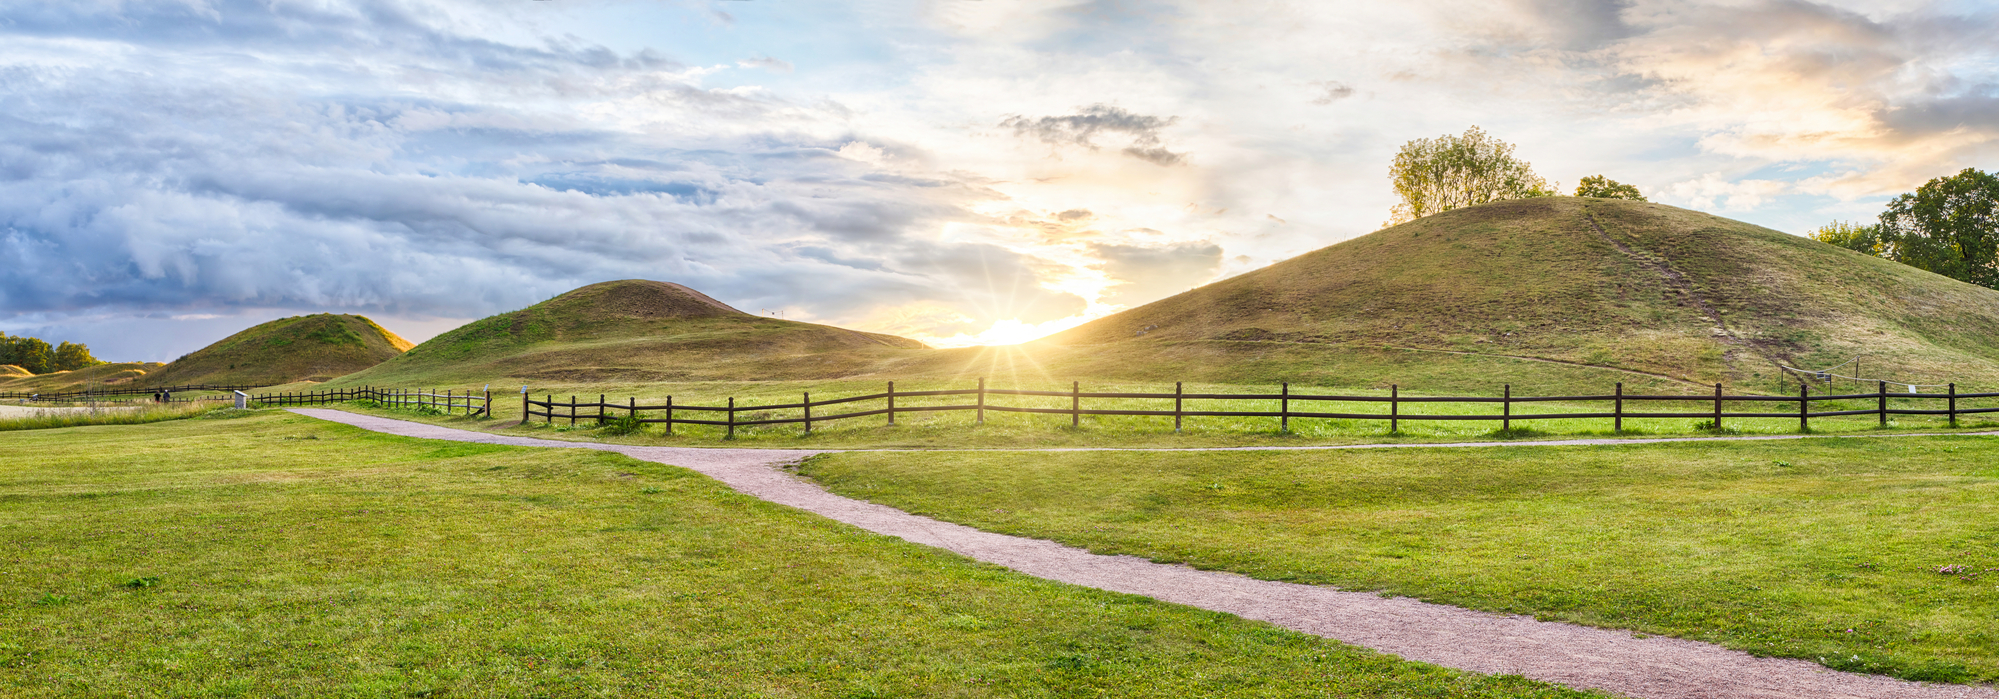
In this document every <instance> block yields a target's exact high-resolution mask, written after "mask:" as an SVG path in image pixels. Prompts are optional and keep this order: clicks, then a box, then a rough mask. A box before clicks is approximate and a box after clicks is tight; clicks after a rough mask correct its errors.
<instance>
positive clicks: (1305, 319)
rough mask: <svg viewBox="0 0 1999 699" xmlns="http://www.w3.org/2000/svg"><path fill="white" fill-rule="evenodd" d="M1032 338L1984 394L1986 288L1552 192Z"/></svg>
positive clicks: (1101, 360)
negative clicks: (1822, 379) (1832, 371)
mask: <svg viewBox="0 0 1999 699" xmlns="http://www.w3.org/2000/svg"><path fill="white" fill-rule="evenodd" d="M1037 344H1040V345H1044V346H1054V347H1059V348H1060V350H1058V351H1055V352H1053V355H1059V356H1060V357H1062V359H1060V360H1058V361H1057V364H1058V365H1060V366H1062V367H1064V368H1067V369H1069V370H1070V371H1072V373H1081V374H1083V375H1099V376H1102V375H1117V376H1133V377H1142V378H1153V379H1168V380H1171V379H1174V378H1177V377H1181V376H1185V377H1187V378H1190V379H1195V380H1199V379H1209V380H1227V381H1276V380H1293V381H1316V382H1322V383H1326V384H1332V385H1354V384H1369V385H1374V384H1379V385H1381V386H1383V387H1386V385H1387V384H1388V383H1391V382H1396V381H1397V380H1398V378H1399V379H1400V383H1402V385H1403V386H1405V387H1408V386H1410V385H1412V384H1418V383H1427V384H1429V385H1431V386H1432V387H1435V388H1453V389H1459V390H1469V389H1481V390H1492V389H1496V388H1497V386H1496V384H1498V383H1501V382H1508V381H1510V382H1512V383H1516V384H1519V383H1528V381H1526V380H1524V378H1525V377H1528V376H1530V375H1531V376H1536V377H1539V378H1537V379H1534V380H1536V381H1540V382H1541V383H1540V384H1539V385H1534V386H1532V387H1531V389H1530V390H1538V391H1545V390H1549V389H1553V388H1558V387H1559V386H1557V385H1553V384H1588V385H1590V386H1596V387H1599V388H1600V387H1602V385H1603V384H1607V383H1609V382H1610V381H1613V380H1628V381H1648V380H1652V379H1647V378H1646V377H1648V376H1649V377H1656V380H1657V381H1659V382H1664V383H1669V384H1677V385H1681V386H1683V387H1686V386H1689V385H1691V384H1696V383H1698V384H1710V383H1714V382H1724V383H1740V384H1747V385H1751V386H1759V387H1766V388H1774V387H1776V386H1778V385H1780V384H1781V383H1783V382H1785V381H1789V382H1792V384H1793V385H1795V380H1796V379H1795V377H1794V376H1793V375H1792V374H1790V372H1788V371H1786V370H1785V369H1783V368H1781V367H1783V366H1791V367H1803V368H1824V367H1832V366H1835V365H1841V364H1843V363H1844V364H1845V365H1844V366H1843V367H1841V368H1840V369H1839V371H1838V372H1837V373H1840V374H1848V375H1855V376H1861V377H1864V378H1869V379H1875V378H1879V379H1886V380H1891V381H1903V382H1913V383H1924V384H1941V383H1945V382H1950V381H1956V382H1958V383H1960V384H1966V383H1977V384H1979V385H1984V386H1993V385H1999V292H1995V291H1993V290H1991V289H1986V288H1982V287H1978V286H1973V285H1970V284H1965V283H1962V282H1959V281H1956V280H1953V279H1949V278H1946V277H1942V276H1938V275H1935V274H1931V273H1929V272H1924V271H1922V270H1918V269H1915V268H1913V267H1908V266H1906V265H1901V264H1897V263H1894V262H1890V261H1887V260H1882V259H1879V258H1874V257H1868V256H1865V255H1860V254H1857V253H1854V252H1851V251H1848V250H1844V249H1841V248H1837V247H1834V246H1831V245H1825V244H1822V243H1818V242H1815V241H1812V240H1809V239H1806V238H1801V237H1798V236H1794V235H1788V234H1785V233H1781V232H1778V231H1774V230H1770V229H1767V228H1762V227H1760V226H1755V225H1751V224H1748V223H1743V222H1740V221H1734V220H1730V219H1726V218H1721V217H1718V216H1713V215H1709V214H1704V213H1700V212H1696V211H1689V210H1685V209H1679V208H1674V207H1671V206H1665V205H1660V204H1648V203H1641V202H1633V201H1625V200H1616V199H1587V198H1574V197H1552V198H1545V199H1527V200H1519V201H1508V202H1499V203H1493V204H1485V205H1481V206H1474V207H1469V208H1463V209H1457V210H1453V211H1448V212H1444V213H1441V214H1437V215H1434V216H1429V217H1425V218H1422V219H1418V220H1416V221H1413V222H1410V223H1406V224H1402V225H1399V226H1395V227H1392V228H1388V229H1385V230H1381V231H1378V232H1375V233H1372V234H1369V235H1366V236H1362V237H1359V238H1355V239H1353V240H1349V241H1346V242H1343V243H1340V244H1337V245H1333V246H1331V247H1327V248H1323V249H1320V250H1317V251H1314V252H1310V253H1307V254H1304V255H1300V256H1298V257H1295V258H1292V259H1289V260H1285V261H1283V262H1279V263H1276V264H1273V265H1270V266H1269V267H1266V268H1264V269H1260V270H1257V271H1254V272H1250V273H1247V274H1243V275H1241V276H1237V277H1233V278H1230V279H1226V280H1222V281H1219V282H1216V283H1213V284H1210V285H1208V286H1204V287H1201V288H1198V289H1194V290H1192V291H1188V292H1186V293H1183V294H1180V295H1178V296H1174V297H1171V298H1167V299H1163V300H1160V301H1157V302H1154V303H1151V304H1147V305H1144V306H1140V307H1138V308H1134V309H1131V310H1128V311H1124V312H1122V313H1118V314H1115V315H1111V316H1108V317H1105V318H1102V319H1099V320H1096V321H1094V322H1091V323H1087V324H1084V325H1082V326H1079V327H1077V328H1074V329H1072V330H1069V331H1066V332H1063V333H1059V334H1057V335H1054V336H1051V337H1049V338H1047V339H1046V340H1044V341H1042V342H1041V343H1037ZM1855 357H1859V362H1858V363H1857V364H1853V363H1847V362H1848V360H1852V359H1854V358H1855ZM1544 394H1545V393H1544Z"/></svg>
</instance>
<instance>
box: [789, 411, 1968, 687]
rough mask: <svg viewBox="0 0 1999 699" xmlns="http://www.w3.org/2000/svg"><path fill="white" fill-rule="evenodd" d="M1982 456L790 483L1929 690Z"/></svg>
mask: <svg viewBox="0 0 1999 699" xmlns="http://www.w3.org/2000/svg"><path fill="white" fill-rule="evenodd" d="M1995 463H1999V441H1995V440H1994V439H1993V438H1990V437H1922V438H1906V439H1893V440H1871V439H1826V440H1811V441H1786V442H1739V443H1681V444H1650V445H1619V446H1607V447H1496V448H1463V449H1449V450H1361V451H1342V452H1180V453H1173V452H1095V453H1034V454H1023V453H1006V452H963V451H960V452H939V453H929V454H923V453H893V454H890V453H866V452H851V453H843V454H831V455H824V456H821V457H817V458H815V459H813V460H811V461H809V462H807V464H806V465H805V466H804V467H803V468H802V469H801V472H802V473H804V474H806V475H808V476H811V477H813V478H815V479H817V480H818V481H819V482H821V483H823V484H825V485H826V486H827V487H828V488H829V489H831V490H833V491H834V492H837V493H840V494H843V495H847V496H849V497H856V498H862V499H866V500H870V501H873V502H878V503H882V504H886V505H889V506H891V507H896V508H898V509H903V510H906V511H910V512H914V513H918V514H923V515H929V516H934V517H938V518H941V519H945V520H949V521H953V522H959V523H962V524H966V525H970V526H974V527H978V528H980V529H985V530H988V531H996V532H1003V533H1008V534H1015V535H1020V536H1028V537H1035V538H1044V539H1052V540H1055V541H1059V542H1062V543H1065V544H1069V545H1073V546H1080V547H1084V548H1088V549H1090V550H1092V551H1095V552H1098V553H1104V554H1129V555H1135V556H1141V557H1145V558H1149V559H1152V560H1155V561H1161V562H1168V563H1188V564H1191V565H1194V566H1196V567H1200V568H1210V569H1225V570H1232V571H1236V572H1240V573H1243V574H1247V575H1251V576H1254V577H1259V578H1265V579H1272V580H1287V581H1296V582H1305V583H1313V584H1328V585H1334V586H1338V587H1342V588H1346V589H1357V590H1380V591H1384V592H1388V593H1392V594H1398V595H1408V596H1413V597H1418V598H1422V599H1425V600H1429V601H1434V602H1439V603H1444V604H1451V605H1457V606H1463V607H1470V608H1475V609H1484V610H1491V611H1496V612H1505V613H1519V614H1532V615H1535V616H1537V617H1540V618H1544V619H1558V620H1566V621H1574V622H1580V623H1586V624H1593V625H1602V626H1609V627H1614V628H1625V629H1632V630H1634V631H1638V632H1643V633H1649V634H1664V635H1673V636H1679V637H1684V638H1691V639H1697V640H1703V641H1712V642H1717V643H1721V644H1724V645H1727V646H1730V647H1735V648H1740V649H1744V650H1748V651H1750V652H1753V653H1758V654H1768V655H1779V656H1786V657H1796V658H1803V659H1807V660H1812V661H1815V662H1822V663H1824V664H1826V665H1828V666H1831V667H1834V668H1839V669H1846V670H1855V671H1862V672H1875V673H1886V674H1893V675H1897V676H1901V677H1905V678H1911V679H1926V680H1939V681H1957V682H1963V681H1974V680H1975V681H1991V680H1993V679H1994V678H1999V553H1995V551H1996V550H1999V548H1995V547H1999V525H1995V522H1999V468H1995V467H1994V465H1993V464H1995Z"/></svg>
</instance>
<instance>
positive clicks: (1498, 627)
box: [291, 408, 1999, 699]
mask: <svg viewBox="0 0 1999 699" xmlns="http://www.w3.org/2000/svg"><path fill="white" fill-rule="evenodd" d="M291 412H294V413H298V414H300V415H305V416H308V417H314V418H318V419H322V420H327V421H330V422H338V423H342V424H346V425H353V426H355V427H360V428H362V429H366V430H372V431H375V432H382V433H387V434H396V435H402V436H406V437H418V438H423V439H439V440H448V441H458V442H476V443H481V444H506V445H513V446H525V447H549V448H557V449H597V450H602V451H611V452H617V453H620V454H624V455H626V456H630V457H633V458H636V459H643V460H646V461H653V462H657V463H662V464H668V465H672V466H679V467H682V468H687V469H690V470H693V471H697V472H700V473H702V474H704V475H707V476H709V477H711V478H714V479H716V480H719V481H721V482H722V483H724V484H727V485H728V486H729V487H731V488H734V489H736V490H737V491H740V492H742V493H744V494H747V495H750V496H753V497H757V498H761V499H763V500H767V501H769V502H774V503H777V504H780V505H786V506H790V507H795V508H798V509H801V510H805V511H807V512H812V513H815V514H818V515H821V516H824V517H827V518H830V519H833V520H837V521H840V522H844V523H846V524H851V525H854V526H857V527H860V528H862V529H866V530H868V531H872V532H875V533H879V534H886V535H889V536H895V537H900V538H902V539H904V540H907V541H911V542H914V543H918V544H924V545H927V546H935V547H937V548H941V549H945V550H947V551H951V552H954V553H957V554H960V555H963V556H966V557H968V558H973V559H976V560H980V561H985V562H987V563H993V564H996V565H1001V566H1005V567H1008V568H1012V569H1014V570H1017V571H1020V572H1022V573H1026V574H1028V575H1032V576H1035V577H1039V578H1046V579H1049V580H1055V581H1059V582H1065V583H1070V584H1074V585H1083V586H1086V587H1094V588H1098V589H1102V590H1110V591H1113V592H1123V593H1127V594H1134V595H1144V596H1147V597H1151V598H1154V599H1158V600H1161V601H1165V602H1172V603H1175V604H1184V605H1188V606H1192V607H1200V608H1202V609H1208V610H1212V611H1218V612H1225V613H1229V614H1235V615H1237V616H1241V617H1244V618H1248V619H1256V620H1260V621H1266V622H1269V623H1272V624H1276V625H1278V626H1282V627H1285V628H1288V629H1292V630H1296V631H1301V632H1304V633H1309V634H1313V635H1317V636H1323V637H1326V638H1331V639H1334V640H1338V641H1342V642H1345V643H1351V644H1354V645H1358V646H1364V647H1367V648H1373V649H1375V650H1379V651H1382V652H1384V653H1391V654H1394V655H1398V656H1401V657H1403V658H1407V659H1410V660H1416V661H1421V662H1427V663H1433V664H1437V665H1442V666H1445V667H1451V668H1457V669H1460V670H1468V671H1471V672H1479V673H1486V674H1518V675H1524V676H1526V677H1530V678H1533V679H1537V680H1542V681H1545V682H1553V683H1557V684H1563V685H1568V686H1571V687H1582V688H1592V689H1601V690H1606V691H1611V692H1616V693H1619V694H1624V695H1627V696H1632V697H1642V698H1645V699H1738V698H1741V699H1751V698H1753V699H1774V698H1776V697H1819V698H1839V699H1936V698H1942V697H1953V698H1957V697H1962V698H1966V699H1999V691H1995V690H1993V689H1992V688H1989V687H1973V686H1964V685H1933V684H1920V683H1915V682H1906V681H1903V680H1896V679H1891V678H1886V677H1878V676H1873V675H1856V674H1850V673H1844V672H1838V671H1835V670H1829V669H1826V668H1825V667H1822V666H1819V665H1816V664H1812V663H1808V662H1804V661H1802V660H1783V659H1776V658H1757V657H1753V656H1751V655H1749V654H1747V653H1742V652H1739V651H1732V650H1728V649H1725V648H1722V647H1720V646H1715V645H1710V644H1706V643H1699V642H1695V641H1687V640H1681V639H1676V638H1664V637H1657V636H1654V637H1648V638H1634V637H1632V635H1631V633H1630V632H1626V631H1616V630H1609V629H1597V628H1590V627H1585V626H1575V625H1571V624H1560V623H1552V622H1541V621H1535V620H1534V619H1533V618H1531V617H1521V616H1504V615H1499V614H1489V613H1485V612H1475V611H1470V610H1465V609H1459V608H1457V607H1448V606H1444V605H1438V604H1430V603H1427V602H1419V601H1416V600H1413V599H1408V598H1402V597H1395V598H1388V597H1382V596H1380V595H1377V594H1373V593H1365V592H1346V591H1341V590H1337V589H1333V588H1328V587H1318V586H1313V585H1299V584H1295V583H1282V582H1272V581H1267V580H1256V579H1253V578H1247V577H1243V576H1241V575H1236V574H1233V573H1222V572H1214V571H1202V570H1195V569H1193V568H1189V567H1186V566H1177V565H1165V564H1161V563H1153V562H1151V561H1147V560H1145V559H1141V558H1135V557H1131V556H1103V555H1098V554H1093V553H1090V552H1088V551H1085V550H1082V549H1077V548H1071V547H1067V546H1063V545H1061V544H1057V543H1054V542H1051V541H1043V540H1039V539H1028V538H1023V537H1016V536H1006V535H1003V534H993V533H991V532H984V531H980V530H977V529H973V528H971V527H966V526H962V525H957V524H951V523H948V522H940V521H937V520H934V519H930V518H928V517H919V516H916V515H912V514H909V513H907V512H903V511H901V510H897V509H894V508H890V507H885V506H882V505H877V504H874V503H869V502H863V501H860V500H854V499H850V498H845V497H840V496H838V495H834V494H832V493H829V492H826V491H825V490H824V489H822V488H820V487H819V486H817V485H814V484H812V483H809V482H806V481H803V480H800V479H798V478H796V477H793V476H792V475H791V474H790V473H787V472H785V471H784V470H783V468H782V467H784V466H786V465H789V464H793V463H796V462H798V461H799V460H801V459H804V458H805V457H807V456H811V455H813V454H817V453H821V452H817V451H805V450H750V449H689V448H682V447H643V446H626V445H616V444H593V443H586V442H557V441H550V440H543V439H534V438H529V437H508V436H501V435H492V434H485V433H481V432H470V431H466V430H457V429H452V428H448V427H438V426H435V425H426V424H422V423H415V422H405V421H402V420H393V419H389V418H381V417H373V416H368V415H357V414H354V413H348V412H342V411H338V410H327V409H314V408H295V409H292V411H291ZM1599 441H1606V440H1572V442H1571V443H1596V442H1599ZM1608 441H1612V442H1614V443H1624V442H1622V441H1616V440H1608ZM1648 441H1666V440H1648ZM1536 444H1547V443H1546V442H1537V443H1536ZM1391 446H1411V447H1416V446H1424V447H1436V446H1445V445H1391ZM1464 446H1469V445H1464Z"/></svg>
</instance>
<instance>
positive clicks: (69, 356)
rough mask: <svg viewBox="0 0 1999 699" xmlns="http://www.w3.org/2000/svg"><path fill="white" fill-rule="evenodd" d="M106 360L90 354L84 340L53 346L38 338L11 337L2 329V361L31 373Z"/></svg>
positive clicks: (46, 372) (77, 367)
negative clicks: (83, 342) (82, 342)
mask: <svg viewBox="0 0 1999 699" xmlns="http://www.w3.org/2000/svg"><path fill="white" fill-rule="evenodd" d="M103 363H104V362H103V361H102V360H99V359H98V358H96V357H92V356H90V348H89V347H86V346H84V345H83V344H81V343H76V342H62V343H58V344H56V345H54V346H50V345H49V343H48V341H46V340H43V339H41V338H38V337H28V336H26V335H15V336H9V335H8V334H7V333H4V332H0V364H12V365H14V366H17V367H21V368H22V369H24V370H26V371H27V372H28V373H30V374H48V373H52V372H57V371H75V370H77V369H87V368H90V367H94V366H97V365H99V364H103Z"/></svg>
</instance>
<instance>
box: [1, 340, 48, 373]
mask: <svg viewBox="0 0 1999 699" xmlns="http://www.w3.org/2000/svg"><path fill="white" fill-rule="evenodd" d="M54 363H55V350H54V348H51V347H49V343H47V342H43V341H41V340H40V339H38V338H33V337H10V338H7V351H6V357H5V358H4V359H0V364H12V365H14V366H18V367H21V368H22V369H26V370H28V373H31V374H46V373H49V372H51V371H54V370H55V369H54V368H52V367H53V365H54Z"/></svg>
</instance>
